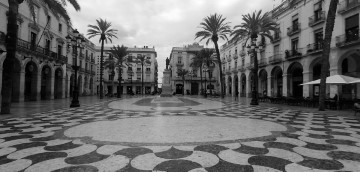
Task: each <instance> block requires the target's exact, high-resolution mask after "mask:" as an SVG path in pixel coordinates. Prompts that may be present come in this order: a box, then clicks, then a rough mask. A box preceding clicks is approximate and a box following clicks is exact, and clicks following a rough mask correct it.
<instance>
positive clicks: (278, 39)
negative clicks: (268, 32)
mask: <svg viewBox="0 0 360 172" xmlns="http://www.w3.org/2000/svg"><path fill="white" fill-rule="evenodd" d="M280 40H281V37H280V32H276V33H274V35H273V40H272V41H271V42H272V43H276V42H279V41H280Z"/></svg>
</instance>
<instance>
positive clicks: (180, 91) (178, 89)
mask: <svg viewBox="0 0 360 172" xmlns="http://www.w3.org/2000/svg"><path fill="white" fill-rule="evenodd" d="M183 89H184V86H183V85H182V84H176V94H183V92H184V91H183Z"/></svg>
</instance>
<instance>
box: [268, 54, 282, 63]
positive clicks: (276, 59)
mask: <svg viewBox="0 0 360 172" xmlns="http://www.w3.org/2000/svg"><path fill="white" fill-rule="evenodd" d="M282 60H283V58H282V54H274V55H272V56H270V57H269V63H270V64H275V63H280V62H282Z"/></svg>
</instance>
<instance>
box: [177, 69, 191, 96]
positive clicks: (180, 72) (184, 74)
mask: <svg viewBox="0 0 360 172" xmlns="http://www.w3.org/2000/svg"><path fill="white" fill-rule="evenodd" d="M177 73H178V76H181V78H182V81H183V95H184V94H185V76H186V75H187V74H188V73H189V71H188V70H185V69H179V70H178V72H177Z"/></svg>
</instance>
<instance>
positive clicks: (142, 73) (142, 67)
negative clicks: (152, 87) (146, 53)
mask: <svg viewBox="0 0 360 172" xmlns="http://www.w3.org/2000/svg"><path fill="white" fill-rule="evenodd" d="M141 95H144V62H142V63H141Z"/></svg>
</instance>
